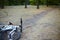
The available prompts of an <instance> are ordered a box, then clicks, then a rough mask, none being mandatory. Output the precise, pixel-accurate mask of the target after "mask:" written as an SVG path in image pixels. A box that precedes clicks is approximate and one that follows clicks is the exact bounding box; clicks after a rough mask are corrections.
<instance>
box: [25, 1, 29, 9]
mask: <svg viewBox="0 0 60 40" xmlns="http://www.w3.org/2000/svg"><path fill="white" fill-rule="evenodd" d="M27 5H28V0H25V8H27Z"/></svg>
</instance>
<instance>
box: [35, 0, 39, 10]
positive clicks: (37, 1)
mask: <svg viewBox="0 0 60 40" xmlns="http://www.w3.org/2000/svg"><path fill="white" fill-rule="evenodd" d="M36 1H37V9H39V0H36Z"/></svg>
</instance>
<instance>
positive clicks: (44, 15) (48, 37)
mask: <svg viewBox="0 0 60 40" xmlns="http://www.w3.org/2000/svg"><path fill="white" fill-rule="evenodd" d="M32 8H33V9H32ZM1 11H5V13H8V16H6V17H3V18H1V20H0V21H1V22H3V23H6V24H7V23H8V22H9V21H11V22H13V23H14V24H15V25H18V24H19V19H20V18H21V17H22V18H23V33H22V38H21V39H20V40H60V39H59V38H60V35H59V34H60V32H59V31H60V10H59V9H56V8H50V7H48V8H47V7H41V8H40V9H38V10H37V9H36V7H31V6H30V7H28V8H27V9H24V6H23V7H21V6H14V7H8V8H6V9H3V10H1Z"/></svg>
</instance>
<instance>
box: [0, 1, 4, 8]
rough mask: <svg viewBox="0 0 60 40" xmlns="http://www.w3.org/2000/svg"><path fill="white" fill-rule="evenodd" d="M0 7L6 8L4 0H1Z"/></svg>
mask: <svg viewBox="0 0 60 40" xmlns="http://www.w3.org/2000/svg"><path fill="white" fill-rule="evenodd" d="M0 8H2V9H3V8H4V0H0Z"/></svg>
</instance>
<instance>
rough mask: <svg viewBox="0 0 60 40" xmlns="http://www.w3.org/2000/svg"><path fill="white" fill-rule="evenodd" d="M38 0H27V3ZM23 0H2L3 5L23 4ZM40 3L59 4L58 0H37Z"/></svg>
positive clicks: (33, 2) (32, 3) (34, 3)
mask: <svg viewBox="0 0 60 40" xmlns="http://www.w3.org/2000/svg"><path fill="white" fill-rule="evenodd" d="M37 1H38V0H29V4H31V5H36V3H37ZM24 4H25V0H4V5H24ZM39 4H40V5H46V4H48V5H60V0H39Z"/></svg>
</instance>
